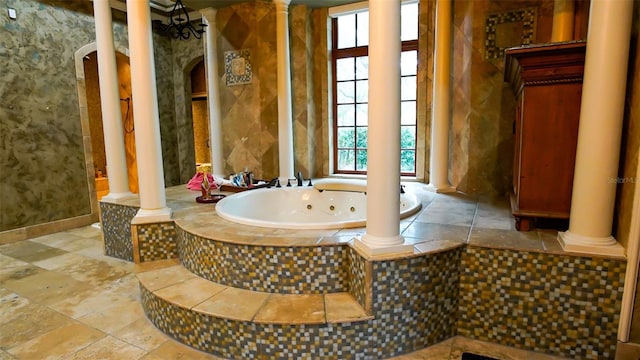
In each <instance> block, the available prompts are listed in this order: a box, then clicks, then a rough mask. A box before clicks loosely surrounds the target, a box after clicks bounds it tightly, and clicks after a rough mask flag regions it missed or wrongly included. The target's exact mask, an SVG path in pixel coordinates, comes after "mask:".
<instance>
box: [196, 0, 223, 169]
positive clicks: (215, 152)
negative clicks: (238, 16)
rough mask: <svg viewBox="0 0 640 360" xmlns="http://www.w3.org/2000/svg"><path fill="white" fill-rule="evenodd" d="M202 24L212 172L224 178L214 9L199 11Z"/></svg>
mask: <svg viewBox="0 0 640 360" xmlns="http://www.w3.org/2000/svg"><path fill="white" fill-rule="evenodd" d="M200 12H201V13H202V22H203V23H204V24H206V25H207V27H206V28H205V29H206V31H205V33H204V42H205V53H204V60H205V65H204V68H205V70H206V72H207V100H208V105H209V138H210V139H211V162H212V163H213V164H212V172H213V174H214V175H216V176H218V177H224V174H225V172H224V155H223V152H222V151H223V150H222V119H221V115H220V88H219V86H220V85H219V79H220V78H219V77H218V47H217V45H216V33H217V31H216V13H217V11H216V9H213V8H207V9H204V10H201V11H200Z"/></svg>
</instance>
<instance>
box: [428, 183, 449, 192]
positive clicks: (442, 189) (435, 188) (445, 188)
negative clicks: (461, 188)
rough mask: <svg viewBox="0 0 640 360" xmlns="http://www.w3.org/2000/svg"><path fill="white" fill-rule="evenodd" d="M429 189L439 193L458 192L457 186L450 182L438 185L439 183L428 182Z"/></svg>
mask: <svg viewBox="0 0 640 360" xmlns="http://www.w3.org/2000/svg"><path fill="white" fill-rule="evenodd" d="M427 191H431V192H434V193H438V194H450V193H454V192H456V187H455V186H452V185H449V184H447V185H441V186H438V185H434V184H431V183H429V184H427Z"/></svg>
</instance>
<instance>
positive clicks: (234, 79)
mask: <svg viewBox="0 0 640 360" xmlns="http://www.w3.org/2000/svg"><path fill="white" fill-rule="evenodd" d="M224 73H225V78H226V83H227V86H233V85H242V84H250V83H251V75H252V72H251V52H250V51H249V49H243V50H232V51H225V53H224Z"/></svg>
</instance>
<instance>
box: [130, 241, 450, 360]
mask: <svg viewBox="0 0 640 360" xmlns="http://www.w3.org/2000/svg"><path fill="white" fill-rule="evenodd" d="M460 252H461V251H460V249H459V248H458V249H454V250H451V251H450V252H442V253H437V254H431V255H425V256H421V257H420V258H411V259H403V260H401V261H390V262H381V263H378V268H379V269H378V270H379V271H380V272H381V273H380V274H378V275H379V276H377V277H376V278H378V279H379V280H380V282H376V281H374V283H373V287H374V293H375V294H376V297H377V300H378V301H383V302H387V303H391V302H392V301H393V302H394V303H393V306H390V307H385V308H382V307H380V308H378V309H377V311H376V313H374V314H373V315H374V317H375V318H374V319H372V320H368V321H364V322H356V323H341V324H318V325H278V324H258V323H252V322H243V321H234V320H228V319H220V318H215V317H212V316H209V315H205V314H202V313H198V312H192V311H189V310H187V309H184V308H180V307H178V306H175V305H173V304H170V303H167V302H165V301H164V300H162V299H160V298H158V297H155V296H154V295H153V293H151V292H149V291H148V290H146V289H145V288H144V287H141V289H140V291H141V298H142V306H143V309H144V311H145V313H146V314H147V317H148V318H149V320H151V322H153V323H154V324H155V325H156V326H157V327H158V328H159V329H161V330H162V331H164V332H165V333H167V334H168V335H170V336H172V337H173V338H175V339H177V340H178V341H181V342H183V343H185V344H187V345H190V346H193V347H195V348H197V349H200V350H203V351H206V352H208V353H212V354H215V355H217V356H222V357H225V358H242V359H245V358H251V359H317V358H323V359H381V358H386V357H390V356H395V355H400V354H403V353H407V352H412V351H415V350H418V349H422V348H425V347H427V346H430V345H433V344H436V343H438V342H440V341H442V340H445V339H447V338H449V337H451V336H453V335H455V324H456V317H455V308H456V307H457V302H455V301H453V302H451V301H450V300H449V299H452V298H456V297H457V285H456V286H448V285H445V284H450V283H453V284H457V278H458V267H459V263H456V262H455V259H459V257H460ZM375 264H376V263H374V267H376V266H375ZM406 273H410V274H421V275H423V276H425V277H426V278H427V279H431V280H430V281H428V283H432V284H434V286H435V284H443V286H441V287H439V288H437V289H439V290H438V291H431V292H427V293H424V292H423V291H424V290H425V289H427V288H428V286H427V287H423V286H407V284H405V283H404V282H402V281H390V280H391V279H392V278H394V277H397V276H400V277H402V276H403V275H402V274H406ZM404 277H405V278H406V275H404ZM436 278H438V279H441V280H440V281H434V279H436ZM406 279H407V280H408V278H406ZM433 289H434V290H435V289H436V287H434V288H433ZM398 294H402V296H403V298H401V299H398ZM418 309H428V311H427V310H424V311H418ZM452 309H453V312H452Z"/></svg>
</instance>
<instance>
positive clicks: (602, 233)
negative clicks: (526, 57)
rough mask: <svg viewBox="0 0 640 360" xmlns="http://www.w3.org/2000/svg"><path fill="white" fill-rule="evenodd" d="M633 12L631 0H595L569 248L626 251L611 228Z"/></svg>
mask: <svg viewBox="0 0 640 360" xmlns="http://www.w3.org/2000/svg"><path fill="white" fill-rule="evenodd" d="M632 12H633V1H632V0H593V1H592V2H591V9H590V18H589V31H588V34H587V52H586V57H585V65H584V82H583V88H582V102H581V108H580V125H579V127H578V145H577V149H576V165H575V173H574V178H573V192H572V197H571V213H570V220H569V230H568V231H567V232H564V233H559V235H558V237H559V240H560V243H561V244H562V246H563V248H564V249H565V250H567V251H576V252H584V253H590V254H598V255H620V256H623V255H624V248H623V247H622V246H621V245H620V244H618V243H617V242H616V239H614V238H613V236H611V230H612V223H613V209H614V205H615V196H616V187H617V178H618V161H619V157H620V141H621V132H622V119H623V115H624V99H625V91H626V78H627V62H628V59H629V41H630V36H631V15H632Z"/></svg>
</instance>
